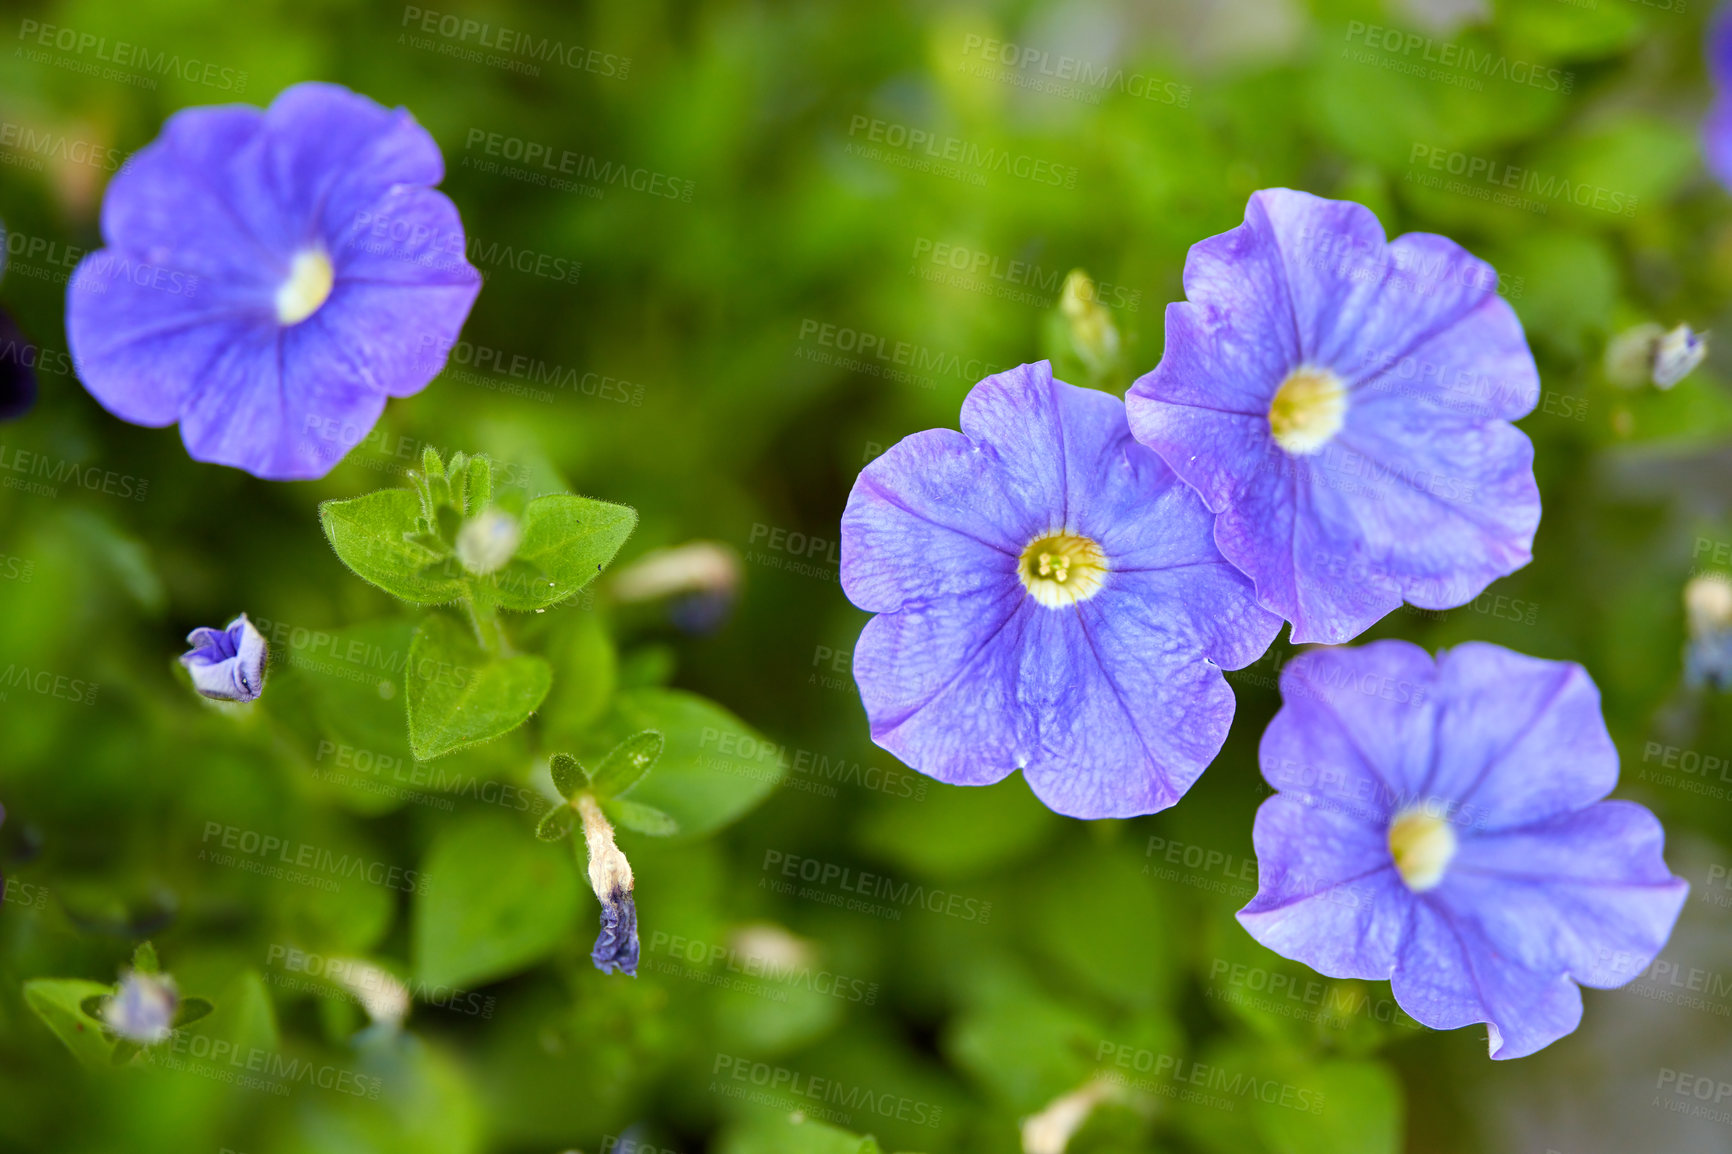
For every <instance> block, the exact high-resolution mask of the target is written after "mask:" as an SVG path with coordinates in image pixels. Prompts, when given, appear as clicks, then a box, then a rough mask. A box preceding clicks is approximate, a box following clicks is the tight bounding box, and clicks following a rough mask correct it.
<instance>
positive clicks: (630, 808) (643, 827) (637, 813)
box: [601, 797, 680, 837]
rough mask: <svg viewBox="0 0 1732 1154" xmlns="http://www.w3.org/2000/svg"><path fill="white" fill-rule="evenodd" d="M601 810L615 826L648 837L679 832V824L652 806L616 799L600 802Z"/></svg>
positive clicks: (664, 835)
mask: <svg viewBox="0 0 1732 1154" xmlns="http://www.w3.org/2000/svg"><path fill="white" fill-rule="evenodd" d="M601 808H602V809H603V810H604V811H605V812H606V813H607V816H609V817H611V818H613V820H614V823H615V824H616V825H623V826H624V827H625V828H627V829H629V830H633V831H634V832H637V833H643V834H648V835H649V836H650V837H672V836H673V835H674V834H676V833H678V832H680V826H679V823H678V822H676V821H675V820H674V819H673V818H671V817H669V816H668V815H667V814H665V813H663V812H662V811H661V810H659V809H657V808H656V807H655V806H653V805H645V804H643V803H642V802H639V801H632V800H630V799H629V798H623V797H616V798H613V799H611V800H608V801H604V802H602V803H601Z"/></svg>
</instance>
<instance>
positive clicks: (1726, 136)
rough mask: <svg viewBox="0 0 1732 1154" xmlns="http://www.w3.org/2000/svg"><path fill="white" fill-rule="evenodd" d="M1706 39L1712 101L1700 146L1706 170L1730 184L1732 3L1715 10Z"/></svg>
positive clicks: (1731, 161) (1731, 170) (1731, 184)
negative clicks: (1706, 165) (1712, 93)
mask: <svg viewBox="0 0 1732 1154" xmlns="http://www.w3.org/2000/svg"><path fill="white" fill-rule="evenodd" d="M1705 43H1706V46H1707V54H1708V79H1709V80H1710V81H1711V82H1712V83H1713V85H1714V103H1713V104H1712V105H1710V106H1709V108H1708V117H1707V119H1706V120H1704V121H1703V122H1702V150H1703V152H1704V153H1705V154H1706V156H1707V158H1708V168H1709V171H1711V172H1713V174H1714V175H1715V177H1716V178H1718V179H1719V181H1720V183H1721V184H1723V185H1726V186H1727V187H1728V188H1732V5H1728V4H1722V5H1721V6H1720V9H1719V10H1718V11H1717V12H1715V13H1714V18H1713V19H1712V20H1711V21H1710V22H1709V24H1708V35H1707V38H1706V41H1705Z"/></svg>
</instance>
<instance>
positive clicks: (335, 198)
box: [66, 83, 481, 480]
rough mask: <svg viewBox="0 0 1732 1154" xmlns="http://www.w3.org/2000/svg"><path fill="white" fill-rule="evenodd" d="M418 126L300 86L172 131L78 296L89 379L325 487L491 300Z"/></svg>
mask: <svg viewBox="0 0 1732 1154" xmlns="http://www.w3.org/2000/svg"><path fill="white" fill-rule="evenodd" d="M444 174H445V162H444V159H443V158H442V157H441V156H440V153H439V147H438V145H437V144H435V143H434V141H433V138H432V137H431V136H430V135H428V133H427V131H426V130H425V129H424V128H422V127H421V126H420V125H419V124H417V123H416V122H415V120H414V118H413V117H411V116H410V115H409V113H408V112H407V111H405V110H403V109H397V110H395V111H392V110H389V109H386V108H384V107H381V106H380V105H378V104H376V103H374V102H373V101H371V100H369V99H367V98H366V97H364V96H359V95H356V94H355V93H353V92H350V91H349V90H347V89H345V88H342V87H339V86H337V85H333V84H311V83H309V84H297V85H294V86H293V87H291V88H287V89H285V90H284V91H283V92H282V93H281V94H280V95H279V96H278V97H277V99H276V100H275V101H274V102H273V103H272V104H271V106H270V108H269V109H265V110H260V109H258V108H253V107H251V106H248V105H224V106H219V107H210V108H191V109H186V110H184V111H182V112H179V113H176V114H175V115H174V116H172V117H171V118H170V119H169V121H168V123H167V124H166V125H165V126H164V128H163V132H162V135H161V136H160V137H158V138H157V139H156V140H155V141H154V142H152V143H151V144H149V145H147V146H146V147H145V148H143V149H141V150H140V151H139V152H138V153H137V154H136V155H134V156H133V157H132V159H131V160H129V161H128V162H127V164H126V167H125V168H124V169H122V170H121V171H120V173H118V174H117V175H116V176H115V178H114V180H113V182H112V183H111V184H110V185H109V188H108V193H107V196H106V198H105V199H104V201H103V206H102V235H103V240H104V242H105V244H106V245H107V247H106V248H103V249H100V250H98V251H96V252H94V253H91V254H90V255H88V256H86V257H85V258H84V260H83V261H82V262H80V264H79V266H78V269H77V271H76V272H75V273H74V274H73V277H72V281H71V283H70V284H69V285H68V287H67V300H66V308H67V315H66V328H67V338H68V342H69V344H70V346H71V351H72V356H73V361H74V363H75V365H76V367H77V370H78V375H79V378H80V379H81V380H82V381H83V382H84V386H85V388H87V389H89V390H90V393H91V395H93V396H94V397H95V398H96V399H97V400H98V401H100V402H101V403H102V405H103V407H105V408H107V409H108V410H109V411H110V412H112V413H114V414H115V415H116V416H118V417H120V418H121V419H122V420H126V421H131V422H133V423H134V424H139V425H150V426H161V425H169V424H173V423H174V422H176V421H178V422H180V426H181V436H182V438H183V439H184V440H185V442H186V447H187V451H188V452H189V453H190V454H191V455H192V456H193V457H194V458H195V459H197V460H201V461H214V462H216V463H218V464H223V465H232V466H234V467H235V468H239V469H245V470H247V471H248V472H250V473H253V474H254V475H256V476H259V477H264V478H267V479H271V480H287V479H295V478H308V477H322V476H324V475H325V474H326V473H328V472H330V470H331V468H332V466H334V465H335V464H336V463H337V461H339V460H340V459H341V458H342V457H343V455H344V454H345V453H346V452H348V450H349V449H350V448H352V447H353V446H354V445H356V444H357V443H359V442H360V441H361V440H362V439H363V438H364V437H365V436H366V435H367V433H368V431H369V430H371V429H372V427H373V425H374V423H375V422H376V421H377V420H378V418H379V414H380V413H381V412H382V411H383V410H384V407H385V401H386V398H388V397H407V396H410V395H412V394H414V393H417V392H419V391H420V390H421V389H422V388H424V387H425V386H426V385H427V383H428V382H429V381H431V380H432V379H433V377H434V376H435V375H436V374H437V373H438V372H439V370H440V368H442V367H443V365H444V362H445V357H446V355H447V353H448V352H449V350H450V347H451V345H452V344H453V343H454V342H455V341H456V339H457V334H458V330H459V329H460V328H461V327H462V325H463V320H464V318H465V317H466V316H467V315H468V313H469V307H470V305H471V304H472V303H473V302H474V300H475V294H476V292H477V291H479V288H480V284H481V279H480V275H479V274H478V273H477V272H476V271H475V269H473V268H472V267H470V265H469V263H468V261H466V260H465V259H464V257H463V225H462V222H461V221H460V220H459V219H458V217H457V210H456V208H455V207H453V205H452V204H451V201H450V200H449V199H447V198H446V197H445V195H444V194H443V193H441V192H438V191H436V190H435V189H434V188H433V186H434V185H436V184H438V183H439V181H440V180H441V179H442V178H443V177H444Z"/></svg>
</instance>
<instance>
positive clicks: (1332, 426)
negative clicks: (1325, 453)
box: [1269, 365, 1347, 456]
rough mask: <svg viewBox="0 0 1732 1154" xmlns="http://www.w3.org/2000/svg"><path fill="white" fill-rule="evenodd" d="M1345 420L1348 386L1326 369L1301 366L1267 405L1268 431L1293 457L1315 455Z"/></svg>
mask: <svg viewBox="0 0 1732 1154" xmlns="http://www.w3.org/2000/svg"><path fill="white" fill-rule="evenodd" d="M1346 419H1347V386H1346V385H1344V384H1342V382H1341V378H1340V377H1338V376H1336V375H1335V374H1334V373H1332V372H1330V371H1329V370H1328V369H1320V368H1315V367H1312V366H1310V365H1301V366H1300V367H1299V368H1297V369H1294V370H1293V371H1292V372H1291V373H1289V374H1288V375H1287V379H1286V380H1284V381H1282V382H1281V387H1280V388H1279V389H1276V390H1275V399H1274V400H1273V401H1271V402H1270V403H1269V431H1270V432H1271V433H1273V434H1274V436H1275V443H1276V444H1277V445H1280V446H1281V447H1282V448H1283V449H1285V450H1287V452H1289V453H1291V454H1293V455H1294V456H1305V455H1307V454H1310V453H1315V452H1316V451H1317V450H1319V449H1321V448H1322V447H1323V446H1324V445H1326V444H1328V443H1329V439H1330V438H1331V437H1333V436H1334V435H1335V434H1336V433H1338V432H1340V431H1341V425H1342V422H1343V421H1345V420H1346Z"/></svg>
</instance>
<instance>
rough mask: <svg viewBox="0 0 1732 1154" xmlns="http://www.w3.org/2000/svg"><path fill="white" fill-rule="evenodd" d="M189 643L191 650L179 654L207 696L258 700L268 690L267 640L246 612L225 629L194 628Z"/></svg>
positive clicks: (199, 689) (235, 699)
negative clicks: (266, 668)
mask: <svg viewBox="0 0 1732 1154" xmlns="http://www.w3.org/2000/svg"><path fill="white" fill-rule="evenodd" d="M186 642H187V644H188V645H191V646H192V648H191V649H190V650H188V651H187V652H185V653H183V654H181V655H180V663H181V664H182V665H184V666H186V671H187V672H188V673H189V674H191V675H192V683H193V687H194V688H195V689H197V690H198V691H199V692H200V693H202V694H203V695H204V696H206V697H211V698H215V699H217V700H218V701H256V700H257V699H258V696H259V694H261V693H263V692H264V691H265V655H266V646H265V638H264V635H263V634H262V633H260V632H259V631H258V629H257V628H256V627H255V626H254V625H253V623H252V622H251V621H249V620H247V615H246V614H245V613H242V614H241V615H240V616H239V617H236V618H235V619H234V620H233V621H230V622H229V623H228V625H226V626H224V627H223V628H222V629H210V628H205V627H200V628H198V629H194V630H193V631H192V632H191V633H188V634H187V635H186Z"/></svg>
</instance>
